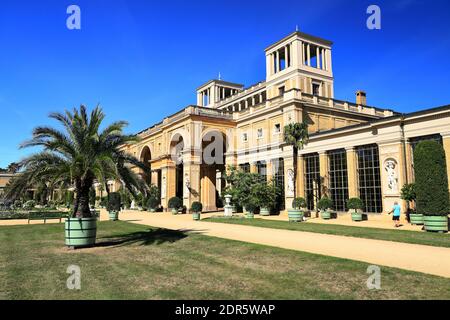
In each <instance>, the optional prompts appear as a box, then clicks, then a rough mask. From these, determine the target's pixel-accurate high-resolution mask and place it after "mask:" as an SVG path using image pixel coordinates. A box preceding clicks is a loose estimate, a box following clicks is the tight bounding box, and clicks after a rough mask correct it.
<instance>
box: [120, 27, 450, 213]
mask: <svg viewBox="0 0 450 320" xmlns="http://www.w3.org/2000/svg"><path fill="white" fill-rule="evenodd" d="M332 53H333V43H332V42H331V41H328V40H325V39H321V38H319V37H315V36H312V35H309V34H305V33H302V32H294V33H292V34H290V35H288V36H287V37H285V38H283V39H281V40H280V41H278V42H276V43H274V44H272V45H271V46H269V47H267V48H266V49H265V56H266V79H265V80H264V81H261V82H259V83H257V84H255V85H252V86H250V87H247V88H245V87H244V86H243V85H241V84H238V83H233V82H227V81H223V80H221V79H216V80H211V81H208V82H206V83H205V84H203V85H201V86H200V87H199V88H198V89H197V104H196V105H190V106H188V107H186V108H184V109H182V110H180V111H179V112H177V113H176V114H173V115H171V116H168V117H166V118H164V119H162V121H161V122H160V123H157V124H155V125H153V126H151V127H149V128H148V129H146V130H144V131H142V132H139V133H138V135H139V137H140V138H141V142H140V143H138V144H136V145H130V146H124V148H125V149H126V151H127V152H129V153H131V154H133V155H135V156H136V157H137V158H139V159H141V160H142V161H143V162H145V163H146V164H148V166H149V167H150V168H151V174H150V175H149V176H146V177H145V179H146V180H147V182H148V183H152V184H155V185H157V186H158V187H159V190H160V192H161V205H162V206H163V207H164V208H167V202H168V200H169V199H170V198H171V197H173V196H178V197H180V198H182V199H183V202H184V204H185V205H186V206H187V207H188V208H189V207H190V204H191V203H192V202H193V201H201V202H202V203H203V208H204V210H205V211H215V210H217V209H218V207H220V201H218V200H219V197H220V196H221V194H222V190H223V188H224V186H225V183H224V180H223V173H224V172H225V170H226V168H227V167H228V166H230V165H231V166H235V167H239V168H241V169H242V170H247V171H250V172H255V173H259V174H260V175H261V176H262V179H266V180H267V181H270V180H271V179H273V180H274V181H275V182H276V183H277V184H278V185H279V186H281V187H282V190H283V197H282V198H281V199H280V200H279V202H280V203H279V207H280V208H281V210H284V209H287V208H290V207H291V203H292V200H293V198H294V179H293V176H294V174H293V173H294V171H293V150H292V147H291V146H290V145H287V144H285V143H284V141H283V128H284V126H285V125H286V124H288V123H292V122H302V121H306V122H307V123H308V125H309V133H310V140H309V143H308V144H307V145H306V147H305V148H304V149H303V150H301V151H300V152H299V157H298V172H297V177H298V178H297V186H296V189H297V196H301V197H304V198H305V199H307V203H308V207H309V209H311V210H313V209H315V206H316V202H317V201H318V199H320V197H321V196H323V195H328V196H329V197H330V198H331V199H332V200H333V203H334V209H335V210H336V211H338V212H344V211H346V210H347V208H346V200H347V199H349V198H351V197H360V198H361V199H362V200H363V201H364V203H365V206H366V210H365V211H366V212H370V213H381V212H387V211H390V209H391V207H392V205H393V203H394V202H395V201H398V202H401V199H400V190H401V188H402V186H403V185H404V184H405V183H410V182H413V181H414V171H413V166H414V159H413V150H414V147H415V145H416V144H417V143H418V142H419V141H421V140H425V139H433V140H438V141H440V142H441V143H442V144H443V146H444V148H445V152H446V156H447V167H449V168H450V126H449V123H450V106H446V107H439V108H434V109H429V110H424V111H420V112H414V113H409V114H400V113H397V112H395V111H392V110H389V109H382V108H376V107H373V106H369V105H368V104H367V100H366V99H367V98H366V93H365V92H364V91H357V92H356V100H355V102H348V101H341V100H338V99H335V92H334V77H333V63H332V62H333V54H332ZM337 63H338V62H337ZM212 146H215V147H217V146H219V147H220V148H219V149H221V150H222V151H223V152H222V153H221V154H220V153H219V152H217V151H213V152H212V153H213V155H214V157H215V159H216V160H217V159H219V160H222V161H208V159H207V157H205V156H204V155H205V154H206V153H209V154H210V153H211V152H210V151H211V149H214V148H212ZM214 150H215V149H214ZM214 153H215V154H214ZM448 172H449V173H450V170H449V171H448ZM115 187H117V186H115ZM113 189H114V188H113ZM403 205H405V203H403Z"/></svg>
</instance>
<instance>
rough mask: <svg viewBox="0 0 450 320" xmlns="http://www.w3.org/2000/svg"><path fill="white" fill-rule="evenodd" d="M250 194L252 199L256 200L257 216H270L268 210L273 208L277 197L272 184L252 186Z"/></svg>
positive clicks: (262, 183)
mask: <svg viewBox="0 0 450 320" xmlns="http://www.w3.org/2000/svg"><path fill="white" fill-rule="evenodd" d="M252 192H253V193H254V197H255V198H256V199H258V201H257V204H258V206H259V208H260V210H259V214H260V215H261V216H270V210H271V209H272V208H273V207H274V206H275V201H276V197H277V188H276V186H275V185H274V184H273V183H266V182H265V181H264V182H260V183H257V184H255V185H253V188H252ZM246 209H247V208H246Z"/></svg>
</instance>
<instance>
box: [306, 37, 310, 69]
mask: <svg viewBox="0 0 450 320" xmlns="http://www.w3.org/2000/svg"><path fill="white" fill-rule="evenodd" d="M306 57H307V64H308V66H309V67H311V45H310V44H309V43H308V44H307V45H306Z"/></svg>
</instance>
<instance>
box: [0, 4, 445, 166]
mask: <svg viewBox="0 0 450 320" xmlns="http://www.w3.org/2000/svg"><path fill="white" fill-rule="evenodd" d="M71 4H76V5H78V6H79V7H80V8H81V30H68V29H67V28H66V19H67V17H68V15H67V14H66V9H67V7H68V6H69V5H71ZM370 4H377V5H379V6H380V7H381V10H382V29H381V30H379V31H371V30H368V29H367V28H366V19H367V17H368V15H367V14H366V9H367V7H368V6H369V5H370ZM296 25H298V26H299V28H300V30H301V31H304V32H306V33H311V34H314V35H317V36H320V37H323V38H326V39H329V40H332V41H334V43H335V45H334V48H333V68H334V75H335V96H336V98H338V99H345V100H350V101H354V99H355V98H354V92H355V90H356V89H364V90H366V91H367V94H368V103H369V104H370V105H374V106H379V107H386V108H393V109H395V110H397V111H400V112H411V111H415V110H419V109H424V108H431V107H436V106H440V105H445V104H450V91H449V88H450V62H449V61H450V60H449V52H450V36H449V35H450V2H449V1H447V0H442V1H439V0H436V1H432V0H430V1H421V0H417V1H414V0H398V1H393V0H391V1H356V0H355V1H350V0H348V1H345V0H342V1H339V0H322V1H310V0H309V1H302V0H296V1H290V0H285V1H273V0H272V1H261V0H260V1H244V0H240V1H235V0H227V1H210V0H209V1H177V0H175V1H149V0H147V1H139V0H135V1H124V0H114V1H103V0H95V1H93V0H72V1H64V0H53V1H52V0H42V1H12V0H10V1H2V2H1V3H0V41H1V42H0V43H1V47H0V48H1V49H0V111H1V118H0V119H1V122H0V167H6V166H7V165H8V164H9V163H10V162H12V161H17V160H20V158H22V157H23V156H25V155H26V154H28V153H29V152H30V151H32V150H18V148H17V147H18V145H19V143H20V142H22V141H24V140H26V139H27V138H29V137H30V135H31V131H32V129H33V127H35V126H36V125H44V124H51V123H52V121H51V120H49V119H48V118H47V116H48V114H49V112H51V111H62V110H64V109H65V108H72V107H75V106H79V105H80V104H85V105H87V106H88V107H93V106H95V105H97V104H98V103H100V104H101V105H102V107H103V108H104V110H105V113H106V114H107V119H106V120H107V121H108V122H110V121H113V120H118V119H123V120H127V121H129V123H130V126H129V127H128V129H127V130H128V131H129V132H137V131H140V130H142V129H144V128H146V127H148V126H150V125H152V124H153V123H155V122H158V121H160V120H161V119H162V117H163V116H165V115H169V114H172V113H174V112H176V111H178V110H179V109H181V108H182V107H184V106H186V105H189V104H194V103H195V102H196V101H195V99H196V98H195V89H196V88H197V87H198V86H199V85H201V84H202V83H204V82H206V81H208V80H209V79H211V78H216V77H217V75H218V73H219V72H220V73H221V74H222V78H223V79H224V80H227V81H234V82H238V83H243V84H245V85H250V84H253V83H256V82H258V81H260V80H263V79H264V78H265V57H264V48H266V47H267V46H268V45H270V44H271V43H273V42H275V41H277V40H279V39H281V38H282V37H284V36H286V35H287V34H289V33H290V32H292V31H294V30H295V26H296Z"/></svg>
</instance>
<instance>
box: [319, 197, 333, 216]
mask: <svg viewBox="0 0 450 320" xmlns="http://www.w3.org/2000/svg"><path fill="white" fill-rule="evenodd" d="M332 206H333V201H331V199H330V198H328V197H327V196H324V197H322V199H320V200H319V202H318V203H317V208H318V209H319V210H320V217H321V218H322V219H324V220H329V219H331V211H330V209H331V207H332Z"/></svg>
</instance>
